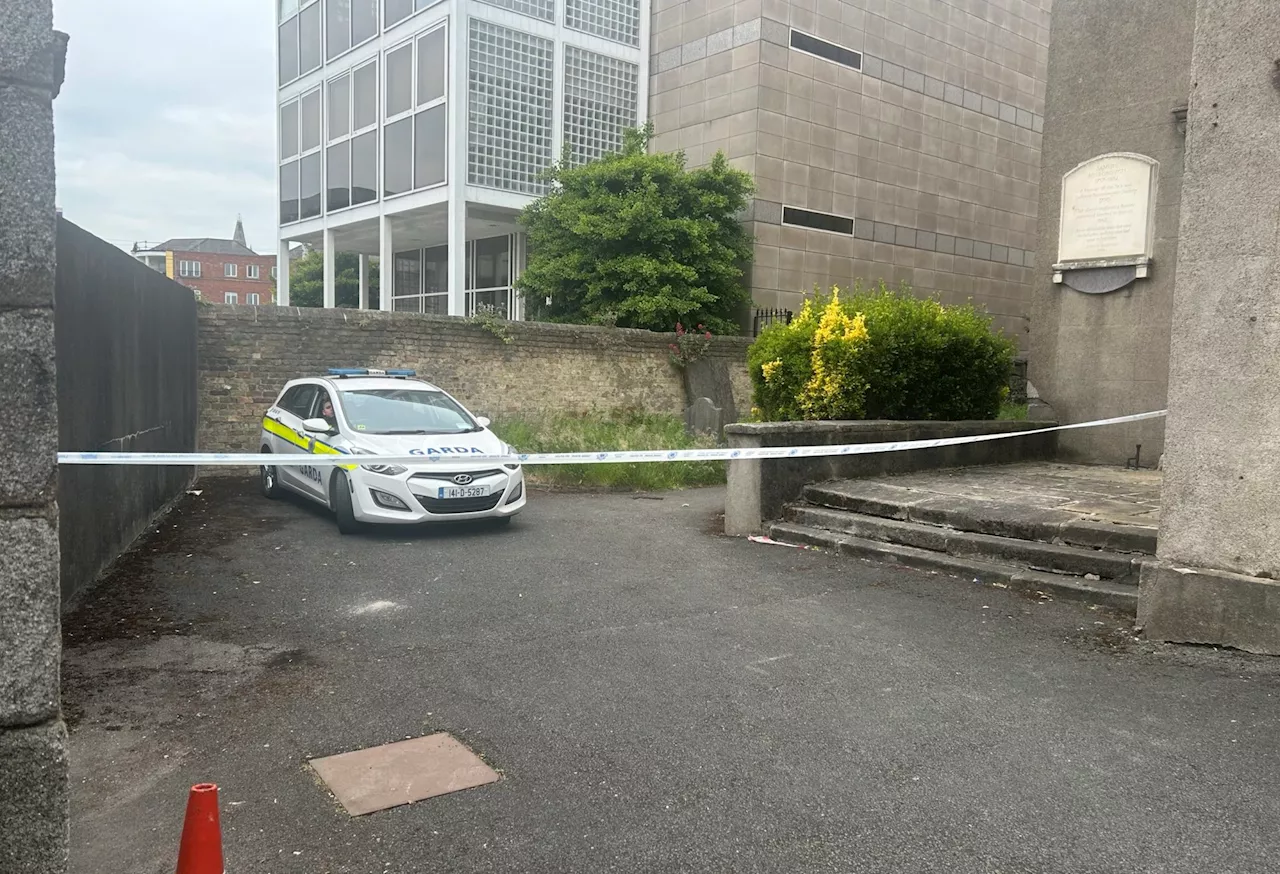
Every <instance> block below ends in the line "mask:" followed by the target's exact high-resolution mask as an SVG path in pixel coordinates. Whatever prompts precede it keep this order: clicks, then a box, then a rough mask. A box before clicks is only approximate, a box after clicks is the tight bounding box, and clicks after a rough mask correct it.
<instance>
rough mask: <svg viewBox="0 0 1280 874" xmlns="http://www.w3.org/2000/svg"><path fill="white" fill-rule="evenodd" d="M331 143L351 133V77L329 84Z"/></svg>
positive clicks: (328, 115)
mask: <svg viewBox="0 0 1280 874" xmlns="http://www.w3.org/2000/svg"><path fill="white" fill-rule="evenodd" d="M325 115H326V116H327V121H328V123H329V141H330V142H333V141H334V140H336V139H337V138H338V137H344V136H346V135H347V134H349V133H351V77H350V76H341V77H339V78H337V79H334V80H333V81H332V82H330V83H329V101H328V112H327V113H325Z"/></svg>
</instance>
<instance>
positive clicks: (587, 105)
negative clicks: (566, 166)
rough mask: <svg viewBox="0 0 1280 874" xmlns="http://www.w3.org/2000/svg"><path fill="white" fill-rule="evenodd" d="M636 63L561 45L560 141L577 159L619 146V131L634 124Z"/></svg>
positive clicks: (637, 92) (587, 158) (591, 157)
mask: <svg viewBox="0 0 1280 874" xmlns="http://www.w3.org/2000/svg"><path fill="white" fill-rule="evenodd" d="M639 95H640V68H639V67H638V66H636V65H635V64H630V63H627V62H626V61H621V60H618V59H617V58H611V57H608V56H606V55H598V54H596V53H595V52H589V51H587V50H585V49H580V48H578V47H577V46H572V45H568V46H565V56H564V142H565V145H567V146H568V147H569V155H570V160H571V161H572V162H574V163H577V164H581V163H585V162H586V161H591V160H594V159H596V158H599V157H601V156H602V155H605V154H608V153H609V152H617V151H619V150H621V149H622V134H623V132H624V131H625V130H626V129H627V128H629V127H635V126H636V122H637V119H636V115H637V112H638V107H639Z"/></svg>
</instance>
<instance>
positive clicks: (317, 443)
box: [262, 418, 356, 470]
mask: <svg viewBox="0 0 1280 874" xmlns="http://www.w3.org/2000/svg"><path fill="white" fill-rule="evenodd" d="M262 429H263V430H264V431H269V432H271V433H272V434H274V435H276V436H277V437H279V438H280V439H281V440H284V441H285V442H286V443H292V444H293V445H294V446H297V447H298V448H299V449H302V450H304V451H306V452H310V453H311V454H312V455H348V454H349V453H348V452H347V451H346V450H345V449H339V448H338V447H336V446H330V445H329V444H328V443H325V442H324V441H323V440H319V439H317V438H315V437H302V436H300V435H299V434H297V433H296V432H295V431H294V430H293V429H292V428H289V427H288V426H286V425H282V424H281V423H279V422H277V421H276V420H275V419H266V418H264V419H263V420H262ZM338 467H341V468H342V469H343V470H355V469H356V466H355V465H354V464H340V465H338Z"/></svg>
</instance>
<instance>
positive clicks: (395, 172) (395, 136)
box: [382, 118, 413, 197]
mask: <svg viewBox="0 0 1280 874" xmlns="http://www.w3.org/2000/svg"><path fill="white" fill-rule="evenodd" d="M383 136H384V137H385V138H386V145H385V148H386V155H385V156H384V158H383V161H384V163H383V165H382V168H383V169H382V189H383V195H384V196H386V197H390V196H391V195H393V194H401V193H403V192H405V191H408V190H409V189H411V188H413V156H412V153H413V119H409V118H405V119H401V120H400V121H397V122H396V123H395V124H389V125H387V126H386V127H385V128H383Z"/></svg>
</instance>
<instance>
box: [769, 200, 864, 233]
mask: <svg viewBox="0 0 1280 874" xmlns="http://www.w3.org/2000/svg"><path fill="white" fill-rule="evenodd" d="M782 223H783V224H784V225H794V226H795V227H797V228H813V229H814V230H815V231H830V232H831V233H833V234H844V235H845V236H847V237H851V236H853V219H851V218H845V217H844V216H842V215H831V213H827V212H810V211H809V210H807V209H796V208H795V207H792V206H784V207H783V208H782Z"/></svg>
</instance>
